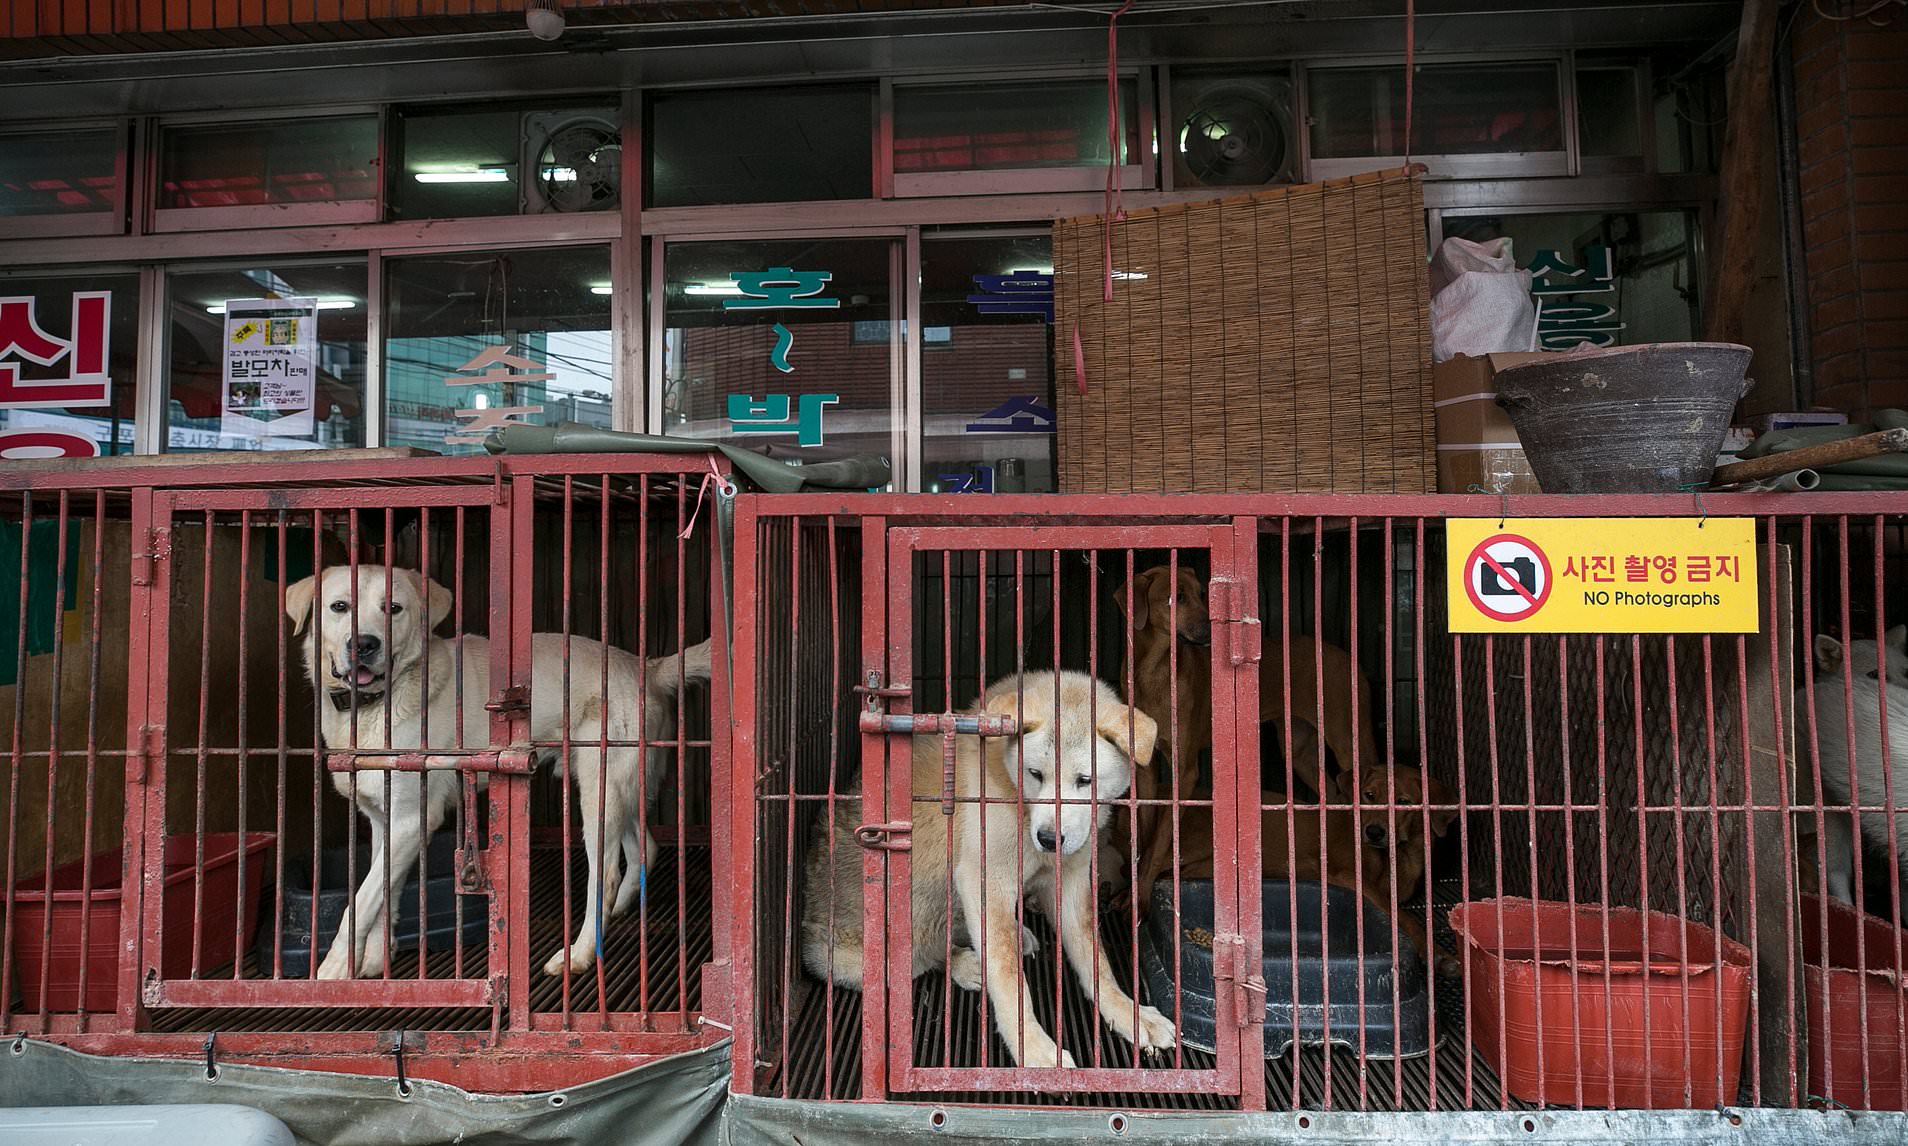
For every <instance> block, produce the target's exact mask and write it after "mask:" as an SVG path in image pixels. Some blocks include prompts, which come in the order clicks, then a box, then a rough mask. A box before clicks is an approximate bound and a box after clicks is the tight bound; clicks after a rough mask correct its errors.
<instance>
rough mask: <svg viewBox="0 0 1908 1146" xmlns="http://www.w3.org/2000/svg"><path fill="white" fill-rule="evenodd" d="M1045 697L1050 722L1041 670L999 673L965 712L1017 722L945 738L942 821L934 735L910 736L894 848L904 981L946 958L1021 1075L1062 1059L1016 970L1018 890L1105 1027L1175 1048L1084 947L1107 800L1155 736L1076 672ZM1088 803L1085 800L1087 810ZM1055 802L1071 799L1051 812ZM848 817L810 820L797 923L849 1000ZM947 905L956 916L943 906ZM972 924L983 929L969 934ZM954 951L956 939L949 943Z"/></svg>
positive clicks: (1027, 938)
mask: <svg viewBox="0 0 1908 1146" xmlns="http://www.w3.org/2000/svg"><path fill="white" fill-rule="evenodd" d="M1058 691H1059V697H1058V701H1059V704H1058V713H1057V714H1056V712H1055V695H1054V694H1055V687H1054V677H1053V674H1051V673H1028V674H1026V676H1025V678H1024V683H1023V678H1021V677H1016V676H1010V677H1007V678H1006V679H1004V680H1002V681H1000V682H998V683H996V684H995V685H994V686H993V687H991V688H989V689H988V690H987V695H986V696H985V697H984V698H983V699H982V701H981V703H979V704H977V705H976V706H975V707H974V708H973V709H972V710H971V711H972V712H974V713H983V712H985V713H993V714H996V715H1001V716H1008V717H1013V716H1016V715H1017V716H1018V717H1019V718H1020V725H1021V729H1022V735H1021V736H1018V737H1016V736H1002V737H987V738H985V739H983V738H981V737H976V736H961V737H958V738H957V741H956V748H955V764H954V790H955V795H956V798H957V803H956V804H955V811H954V814H953V815H952V816H948V815H946V814H944V812H943V810H942V798H943V786H944V776H943V771H942V754H941V741H940V738H939V737H935V736H921V737H917V738H916V740H915V742H914V754H913V772H914V776H913V791H914V800H913V808H912V819H913V830H912V833H911V840H912V843H911V845H910V847H909V854H910V855H911V857H912V859H911V861H910V870H911V871H912V873H913V874H912V887H911V889H910V893H911V899H912V904H911V907H912V915H913V926H912V929H911V939H912V948H913V973H914V974H915V975H917V976H918V975H922V974H925V973H926V972H929V971H933V970H938V969H939V968H940V967H941V966H942V964H943V962H944V961H945V962H946V963H947V967H948V971H949V974H950V976H951V977H952V979H953V981H954V982H955V983H956V984H958V985H960V986H961V987H964V988H966V989H967V990H970V991H980V990H985V991H986V992H987V995H988V999H989V1001H990V1003H991V1007H992V1010H993V1012H994V1020H995V1025H996V1026H997V1027H998V1028H999V1031H1000V1037H1001V1039H1002V1041H1003V1042H1005V1043H1006V1044H1007V1047H1008V1050H1009V1052H1010V1053H1012V1054H1013V1056H1014V1060H1015V1061H1016V1062H1018V1063H1019V1064H1020V1065H1022V1066H1055V1065H1059V1066H1065V1067H1072V1066H1073V1065H1074V1062H1073V1055H1072V1054H1071V1053H1069V1052H1067V1051H1065V1050H1063V1049H1061V1048H1059V1047H1058V1046H1057V1045H1056V1044H1055V1042H1054V1040H1053V1038H1052V1036H1051V1035H1049V1034H1048V1033H1047V1032H1046V1030H1044V1029H1043V1028H1042V1027H1041V1025H1040V1021H1039V1019H1038V1018H1036V1017H1035V1014H1034V1004H1033V999H1032V994H1031V989H1030V988H1029V986H1028V984H1027V980H1026V975H1025V972H1024V969H1023V967H1022V966H1021V959H1022V955H1023V948H1031V947H1032V946H1033V935H1032V933H1030V932H1027V931H1026V930H1025V929H1024V928H1022V927H1021V926H1020V925H1019V922H1018V918H1017V911H1016V909H1017V907H1018V906H1019V904H1020V901H1021V897H1022V896H1023V895H1027V896H1029V897H1030V898H1031V899H1032V900H1033V902H1034V904H1035V905H1036V906H1037V907H1038V908H1039V910H1040V911H1041V913H1042V914H1044V915H1046V916H1047V918H1048V919H1051V920H1054V921H1055V923H1056V924H1057V927H1056V930H1057V931H1058V933H1059V936H1060V946H1061V949H1062V950H1063V951H1064V952H1065V954H1066V957H1067V962H1068V964H1069V965H1070V966H1072V968H1073V971H1074V974H1075V975H1076V976H1078V977H1079V979H1080V982H1081V984H1082V985H1083V987H1084V989H1085V990H1086V991H1087V992H1088V993H1089V994H1093V995H1094V997H1095V998H1096V999H1097V1000H1098V1003H1099V1009H1100V1017H1101V1018H1102V1019H1103V1020H1105V1022H1106V1025H1107V1026H1108V1027H1110V1028H1111V1029H1112V1030H1113V1031H1114V1032H1115V1033H1117V1034H1118V1035H1119V1036H1120V1037H1121V1038H1124V1039H1126V1040H1127V1041H1128V1042H1131V1043H1136V1044H1137V1045H1138V1047H1139V1049H1140V1050H1142V1051H1156V1050H1165V1049H1167V1048H1169V1047H1171V1046H1172V1045H1173V1038H1174V1029H1173V1024H1172V1022H1171V1020H1169V1019H1167V1018H1166V1016H1165V1015H1162V1014H1160V1012H1159V1011H1158V1010H1156V1009H1154V1008H1153V1007H1150V1006H1141V1005H1138V1004H1136V1003H1135V1002H1134V1000H1133V999H1132V998H1131V997H1130V996H1128V995H1127V993H1126V991H1125V990H1124V989H1123V988H1121V986H1120V983H1119V980H1118V978H1116V977H1115V975H1114V973H1113V968H1112V965H1111V963H1110V962H1109V961H1108V959H1107V954H1106V950H1105V948H1104V945H1103V944H1101V943H1100V942H1099V935H1098V931H1097V927H1098V922H1097V921H1098V916H1099V899H1098V896H1097V895H1096V894H1095V892H1096V889H1095V887H1094V886H1093V880H1092V877H1091V876H1090V875H1089V866H1090V858H1091V856H1092V855H1093V853H1094V851H1095V850H1096V849H1095V846H1094V845H1096V844H1097V841H1098V840H1099V838H1100V830H1101V829H1102V828H1104V827H1105V826H1106V822H1107V819H1108V817H1109V815H1110V814H1111V810H1112V801H1114V800H1117V799H1119V798H1121V797H1123V796H1125V795H1126V792H1127V789H1128V788H1130V787H1131V786H1132V782H1133V769H1134V766H1135V765H1145V764H1147V763H1148V762H1149V761H1150V760H1151V759H1152V755H1153V741H1154V738H1155V736H1156V735H1157V728H1156V726H1155V724H1154V722H1153V719H1152V718H1151V717H1149V716H1147V715H1146V714H1145V713H1143V712H1141V711H1139V710H1138V709H1131V710H1129V709H1128V708H1127V706H1126V705H1125V704H1124V703H1123V702H1122V701H1121V700H1120V698H1119V695H1118V694H1117V693H1115V692H1114V691H1113V689H1112V688H1110V687H1109V686H1107V685H1106V684H1104V683H1103V682H1100V681H1097V680H1094V679H1093V678H1092V677H1090V676H1087V675H1086V674H1084V673H1078V672H1061V673H1060V674H1059V689H1058ZM1023 701H1024V704H1025V708H1024V709H1022V708H1021V707H1020V705H1021V704H1022V703H1023ZM1056 715H1057V717H1058V718H1057V719H1056ZM1129 722H1130V728H1131V736H1130V739H1129V735H1128V729H1129ZM1056 743H1057V745H1058V748H1057V752H1056ZM1096 767H1097V779H1098V783H1097V787H1096V785H1095V783H1094V780H1095V776H1096ZM983 788H984V790H985V792H986V797H985V800H986V838H985V847H984V849H983V843H982V831H981V823H982V808H981V802H980V801H979V800H978V799H977V798H976V797H977V796H978V795H979V793H980V792H981V791H982V790H983ZM1096 794H1097V795H1098V797H1099V801H1100V802H1099V803H1097V804H1095V803H1091V802H1089V801H1090V800H1091V798H1092V797H1093V796H1094V795H1096ZM1056 795H1057V796H1059V797H1060V798H1061V799H1062V800H1063V801H1073V802H1070V803H1062V804H1061V805H1060V806H1059V807H1057V808H1056V807H1055V803H1054V798H1055V796H1056ZM1023 817H1024V819H1023ZM831 820H832V832H833V842H832V849H831V844H830V839H829V833H830V831H831V828H830V824H831ZM862 822H863V821H862V818H861V815H860V801H859V800H858V799H849V800H846V801H843V802H841V803H839V804H837V806H836V808H835V814H834V816H833V817H832V818H831V817H826V816H824V817H823V818H822V819H821V820H819V821H818V822H817V827H816V833H815V835H816V838H815V841H814V843H813V845H812V846H811V847H810V849H809V853H808V866H807V873H806V877H805V881H804V882H805V888H806V899H805V903H804V907H803V919H802V961H803V964H804V965H805V966H806V967H807V968H808V969H809V971H810V972H812V973H813V974H815V975H816V976H817V977H820V978H824V979H831V980H833V981H834V982H836V983H838V984H840V985H841V986H844V987H850V988H853V989H855V990H860V989H861V985H862V982H863V978H864V967H863V960H862V896H861V885H862V849H861V847H860V846H859V844H858V843H857V840H856V834H855V830H856V828H857V827H859V826H860V825H861V824H862ZM949 832H952V833H953V841H952V849H951V854H952V867H951V868H950V867H949V855H950V848H949V841H948V833H949ZM831 850H832V856H833V860H832V863H831V861H830V855H831ZM1023 864H1024V866H1022V865H1023ZM1056 888H1057V889H1058V895H1057V896H1056V894H1055V892H1056ZM950 896H952V897H954V899H955V901H956V902H957V903H958V906H957V907H956V906H954V905H951V904H950V902H949V897H950ZM1056 898H1057V900H1058V909H1056ZM950 918H951V919H952V922H953V926H954V930H955V934H954V935H952V936H950V935H949V933H948V923H949V920H950ZM982 920H984V921H985V923H984V925H982V926H979V927H977V926H976V924H977V923H978V922H979V921H982ZM983 932H984V933H985V936H986V944H985V947H984V951H985V962H983V961H982V957H981V956H980V955H978V954H976V953H975V951H974V950H973V948H972V947H969V946H966V943H967V942H968V940H967V937H968V936H970V935H980V934H982V933H983ZM953 941H958V942H959V943H960V945H958V946H952V943H953ZM950 946H952V951H953V955H952V958H951V959H949V958H948V957H947V952H948V950H949V948H950ZM1026 953H1027V954H1031V953H1032V951H1031V950H1027V951H1026ZM1023 1016H1024V1017H1025V1019H1026V1025H1025V1027H1024V1028H1023V1027H1022V1026H1021V1020H1022V1017H1023Z"/></svg>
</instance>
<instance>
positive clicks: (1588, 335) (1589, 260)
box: [1444, 210, 1701, 350]
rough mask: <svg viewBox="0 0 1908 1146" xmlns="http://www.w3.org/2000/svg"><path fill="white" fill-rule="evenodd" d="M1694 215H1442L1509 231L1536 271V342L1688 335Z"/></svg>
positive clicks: (1464, 229) (1456, 223)
mask: <svg viewBox="0 0 1908 1146" xmlns="http://www.w3.org/2000/svg"><path fill="white" fill-rule="evenodd" d="M1695 227H1696V222H1695V218H1694V216H1693V214H1692V213H1691V212H1689V211H1683V210H1668V211H1614V212H1609V213H1602V212H1584V213H1577V214H1564V215H1469V216H1460V217H1455V218H1454V217H1451V216H1448V215H1447V216H1446V217H1445V219H1444V234H1445V236H1446V237H1447V238H1448V237H1450V236H1452V235H1457V236H1461V237H1463V238H1466V239H1471V240H1473V241H1476V242H1480V243H1481V242H1486V241H1488V240H1491V239H1496V238H1500V237H1504V236H1508V237H1509V238H1510V239H1511V240H1512V242H1511V250H1512V253H1513V254H1514V255H1515V256H1516V259H1517V265H1518V266H1519V267H1524V268H1528V269H1529V270H1530V272H1531V275H1532V278H1533V282H1534V285H1533V289H1532V295H1533V296H1534V297H1535V299H1536V302H1537V337H1538V349H1540V350H1568V349H1570V348H1571V347H1574V346H1581V345H1590V346H1633V345H1636V344H1638V343H1644V342H1687V341H1689V340H1690V339H1691V338H1693V337H1694V336H1695V332H1696V331H1697V330H1699V329H1701V326H1700V323H1699V322H1698V317H1699V311H1698V309H1697V303H1698V299H1697V295H1696V291H1697V283H1698V282H1699V281H1700V280H1699V279H1698V277H1697V267H1696V262H1695V256H1694V254H1693V251H1692V243H1691V237H1692V236H1693V235H1694V233H1695Z"/></svg>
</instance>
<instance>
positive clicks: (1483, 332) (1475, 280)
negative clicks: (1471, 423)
mask: <svg viewBox="0 0 1908 1146" xmlns="http://www.w3.org/2000/svg"><path fill="white" fill-rule="evenodd" d="M1432 280H1433V282H1438V281H1442V282H1444V283H1445V285H1444V286H1443V287H1442V288H1440V289H1439V290H1438V292H1437V294H1435V295H1434V296H1432V299H1431V358H1432V360H1433V361H1435V362H1443V361H1445V360H1446V359H1449V358H1453V357H1455V356H1457V355H1459V354H1468V355H1471V356H1473V357H1477V356H1480V355H1485V354H1497V353H1500V352H1503V351H1516V350H1529V349H1531V348H1532V344H1533V341H1534V339H1535V338H1536V332H1537V308H1536V307H1535V306H1534V305H1532V303H1531V301H1530V272H1529V271H1520V270H1518V269H1517V263H1516V260H1515V259H1514V258H1513V257H1512V255H1511V241H1510V239H1509V238H1502V239H1493V240H1491V241H1490V242H1488V243H1473V242H1471V241H1470V240H1469V239H1460V238H1457V237H1456V236H1453V237H1451V238H1449V239H1446V240H1444V243H1443V244H1442V245H1441V246H1439V248H1438V256H1437V259H1436V260H1435V262H1434V263H1433V265H1432Z"/></svg>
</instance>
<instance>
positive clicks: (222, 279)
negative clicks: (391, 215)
mask: <svg viewBox="0 0 1908 1146" xmlns="http://www.w3.org/2000/svg"><path fill="white" fill-rule="evenodd" d="M365 281H366V278H365V268H364V264H363V263H320V264H313V265H302V266H301V265H273V266H271V267H259V268H250V269H236V270H212V271H207V270H185V271H174V272H173V273H172V274H170V275H168V276H167V281H166V289H167V310H168V312H169V316H170V322H169V328H170V333H169V338H168V346H167V370H166V422H167V428H166V443H165V448H166V449H167V450H168V451H188V450H310V449H339V448H344V447H348V446H362V445H364V444H365V441H364V379H365V350H366V345H365ZM274 300H301V304H300V306H298V307H291V306H287V307H283V308H280V307H274V306H270V305H266V306H259V305H256V304H258V303H260V302H264V303H267V304H269V303H271V302H273V301H274ZM248 304H250V305H248ZM307 307H308V308H309V309H305V308H307ZM308 323H310V324H312V325H307V324H308ZM248 327H249V329H248ZM258 347H265V348H267V349H266V350H263V351H261V352H260V353H262V354H270V355H271V356H272V357H271V358H270V359H269V360H265V361H267V362H268V364H269V365H271V366H279V365H280V364H281V363H282V364H284V366H288V367H289V369H285V368H284V367H280V368H279V369H278V370H277V371H276V372H272V373H268V374H266V375H265V378H264V379H263V381H262V382H261V381H260V380H259V379H258V378H257V377H256V375H258V374H261V373H265V371H264V368H263V367H258V366H257V363H258V362H260V361H261V359H259V358H254V357H248V355H247V353H246V351H247V349H248V348H258ZM301 371H302V372H301Z"/></svg>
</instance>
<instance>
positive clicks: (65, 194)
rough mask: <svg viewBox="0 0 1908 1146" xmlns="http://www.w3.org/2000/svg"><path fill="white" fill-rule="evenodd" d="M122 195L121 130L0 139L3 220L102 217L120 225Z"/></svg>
mask: <svg viewBox="0 0 1908 1146" xmlns="http://www.w3.org/2000/svg"><path fill="white" fill-rule="evenodd" d="M119 196H120V185H119V132H118V131H117V130H116V129H113V128H105V127H103V128H97V129H91V128H82V129H80V130H77V131H57V132H34V133H30V134H19V135H12V134H9V135H0V222H4V221H5V220H8V219H13V218H17V217H20V216H34V217H36V218H41V217H44V216H49V215H54V216H61V217H71V216H76V215H79V216H84V215H97V216H100V217H101V218H102V219H104V220H107V221H109V222H111V223H115V224H116V223H117V222H118V218H117V216H118V212H119V201H120V200H119ZM41 225H43V224H35V226H36V227H37V226H41ZM0 233H5V232H0ZM62 233H65V232H64V230H63V229H62Z"/></svg>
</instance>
